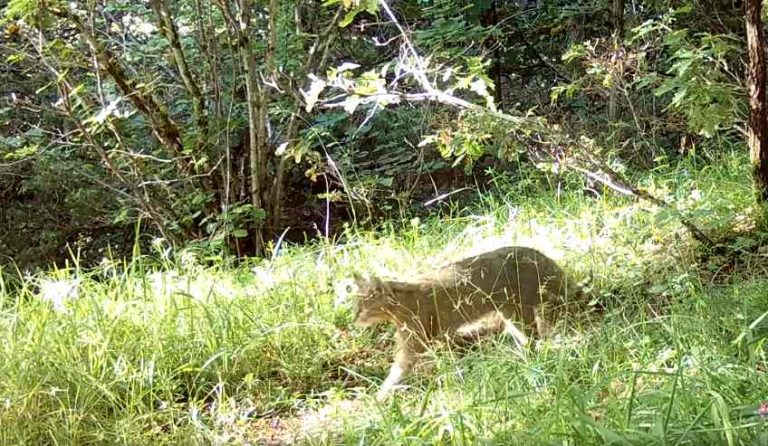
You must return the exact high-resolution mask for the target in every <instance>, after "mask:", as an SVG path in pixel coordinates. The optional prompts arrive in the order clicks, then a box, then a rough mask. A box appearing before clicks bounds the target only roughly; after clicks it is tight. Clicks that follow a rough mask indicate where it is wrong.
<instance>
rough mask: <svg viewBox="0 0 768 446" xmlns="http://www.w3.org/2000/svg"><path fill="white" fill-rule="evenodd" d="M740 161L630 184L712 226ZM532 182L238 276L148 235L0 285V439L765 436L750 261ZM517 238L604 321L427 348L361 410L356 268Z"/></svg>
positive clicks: (502, 184)
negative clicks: (591, 298)
mask: <svg viewBox="0 0 768 446" xmlns="http://www.w3.org/2000/svg"><path fill="white" fill-rule="evenodd" d="M744 164H745V163H744V159H743V157H740V156H735V155H734V156H733V157H726V158H724V159H723V160H720V162H718V163H717V164H716V166H717V167H712V166H707V167H703V168H694V166H690V165H683V166H675V168H668V169H660V170H659V171H657V172H655V173H653V174H652V175H650V176H647V177H645V178H641V179H640V181H642V183H643V185H644V186H645V187H648V188H649V189H652V190H653V191H654V193H657V194H660V195H664V196H667V197H674V198H675V199H676V201H677V202H678V203H680V208H679V209H678V210H676V211H675V212H684V213H686V215H689V216H692V217H694V218H695V219H696V221H697V222H698V223H700V224H701V225H703V226H705V227H707V229H708V230H710V231H712V232H714V233H717V232H727V231H731V230H732V227H733V226H734V225H737V224H740V222H743V221H749V219H750V215H751V213H752V212H753V210H752V209H751V208H750V206H751V205H752V202H751V192H750V188H749V183H748V176H747V175H746V172H745V170H744V168H743V167H742V166H743V165H744ZM539 181H540V177H536V176H533V175H532V176H531V177H526V178H523V179H522V180H521V179H519V178H518V181H517V182H516V183H514V184H513V183H511V182H509V181H506V180H504V179H503V178H501V177H500V178H499V179H498V181H497V183H496V189H495V190H494V191H492V192H489V193H485V194H481V195H478V199H477V205H476V206H475V207H474V208H470V209H460V210H456V209H453V210H450V211H448V212H445V213H443V215H442V216H440V215H436V216H435V217H432V218H430V219H428V220H425V221H419V220H416V219H414V220H409V221H406V222H404V223H402V224H401V225H395V226H396V227H395V228H394V229H391V230H385V231H380V232H378V233H362V232H355V231H350V232H348V233H347V234H345V237H344V243H340V244H331V243H323V242H317V243H314V244H311V245H308V246H304V247H285V249H284V250H282V251H281V252H280V254H279V255H278V256H276V257H275V258H274V259H271V260H268V261H254V262H253V263H252V264H249V265H243V266H240V267H236V268H230V267H224V266H222V267H202V266H200V262H199V261H198V260H197V258H196V256H195V255H194V253H192V252H186V253H178V255H176V256H175V257H174V259H173V260H171V259H170V258H168V257H167V251H166V250H165V247H164V246H163V245H162V241H158V242H157V243H156V244H155V246H156V247H157V252H155V253H151V254H150V255H146V256H141V255H137V256H136V257H135V258H134V259H132V260H130V261H115V260H109V259H105V261H104V263H103V265H102V266H101V267H100V268H98V269H96V270H94V271H83V270H81V269H80V268H78V267H77V266H76V263H73V265H74V266H72V267H69V268H63V269H59V270H54V271H50V272H49V273H47V274H44V275H37V276H31V277H19V278H18V284H14V286H10V285H9V284H7V283H5V282H2V281H1V280H2V279H0V444H3V445H5V444H9V445H11V444H211V443H214V444H245V443H250V444H261V443H269V442H270V441H271V442H273V443H275V444H277V443H279V442H280V441H282V442H290V441H294V440H300V441H302V442H305V443H309V444H329V443H334V444H339V443H343V444H366V445H367V444H424V443H429V444H555V443H557V444H574V445H581V444H605V443H610V444H637V445H641V444H642V445H649V444H665V445H683V444H691V445H696V444H764V443H760V442H761V441H762V442H765V441H766V437H765V435H766V434H765V421H763V420H761V419H760V418H759V417H757V416H754V413H755V409H756V407H757V405H759V404H760V402H762V401H764V400H766V399H768V376H766V372H765V369H766V367H767V365H766V339H767V337H766V335H767V334H768V317H767V315H768V299H766V296H768V281H766V280H765V276H764V274H763V273H764V271H763V269H764V268H763V267H762V266H761V265H763V262H761V261H760V257H759V256H755V257H754V258H749V259H746V258H745V259H744V261H745V262H746V261H749V262H750V263H749V264H750V268H735V269H734V270H733V271H732V273H733V274H735V273H736V272H738V274H737V275H735V276H733V277H731V280H729V281H724V280H721V279H722V278H723V276H722V275H720V276H717V275H713V274H707V272H708V268H709V269H712V266H713V265H710V264H708V263H702V261H700V256H699V255H698V252H697V251H696V249H695V245H694V244H693V243H692V242H691V241H690V238H689V237H688V236H687V234H686V233H685V231H684V230H683V229H682V228H681V227H680V225H679V224H678V223H677V220H676V219H675V215H674V213H672V215H670V213H669V212H667V211H662V212H660V211H659V210H658V209H654V208H652V207H649V206H648V205H647V204H644V203H637V202H633V201H631V200H629V199H627V198H624V197H616V196H614V195H612V194H611V193H609V192H606V193H605V194H604V195H603V196H602V197H600V198H597V199H592V198H588V197H586V196H584V195H582V194H580V193H574V192H570V193H561V194H557V193H555V192H552V190H556V188H542V187H541V185H540V184H539ZM753 234H754V233H753ZM745 236H749V237H752V236H754V235H745ZM513 243H514V244H526V245H530V246H534V247H537V248H540V249H542V250H543V251H545V252H546V253H547V254H548V255H550V256H552V257H554V258H556V259H557V260H558V261H560V262H561V263H562V264H563V266H564V267H565V269H567V270H568V271H569V272H570V273H571V274H572V275H573V276H574V277H575V278H577V279H582V278H585V277H588V276H592V277H593V279H592V286H593V288H594V291H595V292H596V293H597V294H598V295H599V296H600V297H601V299H602V300H603V301H604V302H605V303H606V304H607V306H608V310H607V312H606V313H605V314H604V315H603V316H602V317H599V318H596V317H587V316H575V317H574V318H573V320H570V321H568V323H567V324H561V326H560V327H559V330H558V336H557V337H556V338H555V339H553V340H549V341H546V342H542V343H540V344H539V345H538V346H537V347H532V348H530V349H528V350H524V351H519V350H517V349H516V348H515V347H514V343H513V342H510V341H509V340H508V339H505V338H503V337H500V338H498V339H491V340H488V341H485V342H483V343H482V344H481V345H479V346H477V348H475V349H473V350H472V351H470V352H469V353H466V354H461V355H460V354H457V353H455V352H452V351H450V350H449V349H447V348H437V349H435V350H434V351H432V352H430V353H429V354H428V358H427V359H428V360H427V361H426V364H425V366H424V367H423V368H422V369H420V370H419V371H417V373H416V374H415V375H413V376H411V377H410V378H409V379H408V381H407V383H408V384H409V385H410V386H411V389H409V390H406V391H404V392H401V393H400V394H398V395H397V396H396V397H395V398H394V399H392V400H391V401H389V402H387V403H384V404H378V403H376V402H374V401H373V400H372V399H371V398H370V397H369V395H371V394H372V393H373V391H374V388H375V387H376V386H377V385H378V383H379V382H380V379H381V378H382V377H383V375H384V374H385V373H386V369H387V366H388V362H389V361H390V359H391V354H392V351H391V350H392V341H391V329H386V328H379V329H373V330H361V329H357V328H355V327H353V326H351V314H352V312H351V308H352V306H353V304H354V302H352V301H351V300H350V299H349V298H348V297H347V298H345V295H344V286H343V285H344V283H345V280H346V279H347V278H348V277H349V276H350V275H351V273H352V272H353V271H357V272H371V273H374V274H380V275H384V276H394V277H404V278H408V277H410V276H412V275H414V274H416V273H419V272H422V271H426V270H428V269H429V268H432V267H434V265H435V263H436V262H440V261H447V260H450V259H454V258H458V257H462V256H464V255H467V254H468V253H471V252H476V251H481V250H484V249H488V248H491V247H495V246H499V245H500V244H513ZM164 253H165V254H164ZM428 259H429V260H428ZM714 266H717V265H714ZM710 272H711V271H710ZM6 273H8V272H6ZM0 277H2V276H0ZM6 277H7V275H6ZM718 277H720V279H718Z"/></svg>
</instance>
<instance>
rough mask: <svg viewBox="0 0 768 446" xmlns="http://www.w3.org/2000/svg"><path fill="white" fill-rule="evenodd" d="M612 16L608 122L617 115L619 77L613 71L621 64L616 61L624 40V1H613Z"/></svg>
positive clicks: (614, 119) (612, 120) (613, 119)
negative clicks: (611, 61)
mask: <svg viewBox="0 0 768 446" xmlns="http://www.w3.org/2000/svg"><path fill="white" fill-rule="evenodd" d="M611 9H612V11H611V12H612V15H613V54H614V57H615V58H617V60H616V64H615V65H614V76H613V85H611V95H610V97H609V99H608V120H609V121H610V122H615V121H616V118H617V115H618V108H619V106H618V101H619V85H618V81H619V76H618V75H616V73H615V70H616V68H617V67H618V65H619V64H620V63H621V62H620V61H618V57H617V56H618V53H619V50H620V48H621V41H622V40H623V39H624V0H613V2H612V4H611Z"/></svg>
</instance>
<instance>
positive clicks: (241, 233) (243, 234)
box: [232, 229, 248, 238]
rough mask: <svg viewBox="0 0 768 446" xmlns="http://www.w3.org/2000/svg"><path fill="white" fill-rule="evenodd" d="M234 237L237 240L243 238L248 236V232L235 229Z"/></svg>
mask: <svg viewBox="0 0 768 446" xmlns="http://www.w3.org/2000/svg"><path fill="white" fill-rule="evenodd" d="M232 236H233V237H237V238H243V237H247V236H248V231H246V230H245V229H235V230H234V231H232Z"/></svg>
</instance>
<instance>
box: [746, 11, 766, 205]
mask: <svg viewBox="0 0 768 446" xmlns="http://www.w3.org/2000/svg"><path fill="white" fill-rule="evenodd" d="M744 6H745V10H746V27H747V53H748V54H749V67H748V70H747V88H748V89H749V121H748V123H747V140H748V142H749V151H750V157H751V160H752V176H753V178H754V181H755V187H756V189H757V197H758V200H759V201H761V202H766V201H768V123H767V122H766V118H767V117H768V116H766V104H765V42H764V35H763V23H762V20H761V18H760V9H761V3H760V0H746V2H745V3H744Z"/></svg>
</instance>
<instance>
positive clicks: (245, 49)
mask: <svg viewBox="0 0 768 446" xmlns="http://www.w3.org/2000/svg"><path fill="white" fill-rule="evenodd" d="M251 9H252V5H251V2H250V1H249V0H240V30H239V31H240V42H239V44H240V55H241V57H242V60H243V70H244V71H245V89H246V95H247V97H248V144H249V146H248V147H249V158H250V162H251V163H250V176H251V188H250V192H251V205H252V206H253V210H254V215H255V212H258V211H259V210H263V209H264V206H263V204H262V200H261V194H262V187H263V184H262V182H261V178H262V176H263V173H262V171H263V169H262V165H261V159H262V153H261V152H262V150H263V143H262V141H263V139H264V135H263V130H262V127H263V122H262V119H263V115H262V110H261V108H262V106H263V104H261V101H260V91H259V87H258V82H257V76H256V75H257V72H256V59H255V56H254V54H253V46H252V45H251V31H250V25H251V24H250V21H251ZM263 226H264V225H263V221H258V220H257V221H254V234H253V237H254V239H253V250H254V254H255V255H257V256H260V255H261V254H262V253H263V251H264V235H263V231H262V230H263Z"/></svg>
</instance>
